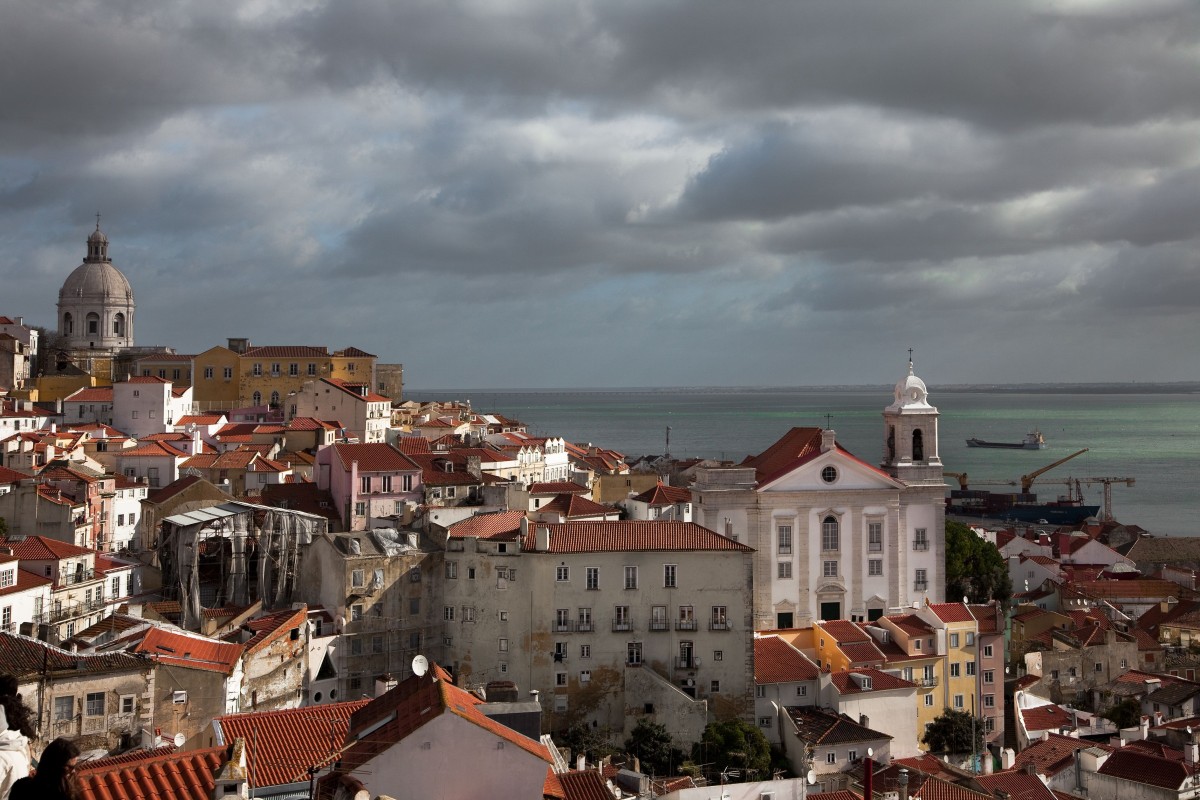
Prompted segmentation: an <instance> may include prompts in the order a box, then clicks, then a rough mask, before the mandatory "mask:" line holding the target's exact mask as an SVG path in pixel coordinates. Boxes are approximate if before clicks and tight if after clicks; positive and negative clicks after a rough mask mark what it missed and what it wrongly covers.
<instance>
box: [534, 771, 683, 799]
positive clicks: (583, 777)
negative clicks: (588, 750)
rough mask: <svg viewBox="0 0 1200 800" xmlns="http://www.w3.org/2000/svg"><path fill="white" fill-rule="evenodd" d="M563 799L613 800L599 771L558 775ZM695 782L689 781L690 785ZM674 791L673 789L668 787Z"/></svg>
mask: <svg viewBox="0 0 1200 800" xmlns="http://www.w3.org/2000/svg"><path fill="white" fill-rule="evenodd" d="M556 777H557V778H558V784H559V787H560V788H561V789H562V795H561V796H562V798H563V800H613V795H612V792H610V791H609V790H608V784H607V783H606V782H605V780H604V776H602V775H601V774H600V773H599V772H596V771H595V770H586V771H584V772H563V773H560V774H559V775H557V776H556ZM691 785H693V784H690V783H689V786H691ZM667 791H668V792H669V791H673V789H668V790H667Z"/></svg>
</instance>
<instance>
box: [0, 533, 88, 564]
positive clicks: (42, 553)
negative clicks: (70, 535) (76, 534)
mask: <svg viewBox="0 0 1200 800" xmlns="http://www.w3.org/2000/svg"><path fill="white" fill-rule="evenodd" d="M4 545H5V546H6V547H10V548H12V551H13V555H14V556H16V557H17V558H19V559H21V560H22V561H51V560H58V559H62V558H75V557H76V556H84V555H87V554H88V553H95V552H96V551H95V550H89V549H88V548H86V547H80V546H78V545H74V544H69V543H67V542H60V541H59V540H58V539H48V538H46V537H45V536H26V537H25V538H24V539H22V540H20V541H13V540H11V539H6V540H4Z"/></svg>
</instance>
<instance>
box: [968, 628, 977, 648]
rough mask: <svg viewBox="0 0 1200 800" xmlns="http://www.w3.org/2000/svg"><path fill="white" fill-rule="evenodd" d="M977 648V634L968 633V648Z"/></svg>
mask: <svg viewBox="0 0 1200 800" xmlns="http://www.w3.org/2000/svg"><path fill="white" fill-rule="evenodd" d="M974 646H975V634H974V632H972V631H967V647H974Z"/></svg>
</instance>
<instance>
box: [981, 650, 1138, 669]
mask: <svg viewBox="0 0 1200 800" xmlns="http://www.w3.org/2000/svg"><path fill="white" fill-rule="evenodd" d="M989 649H991V648H989ZM988 655H991V653H988ZM1121 669H1129V663H1128V662H1127V661H1126V659H1124V658H1122V659H1121Z"/></svg>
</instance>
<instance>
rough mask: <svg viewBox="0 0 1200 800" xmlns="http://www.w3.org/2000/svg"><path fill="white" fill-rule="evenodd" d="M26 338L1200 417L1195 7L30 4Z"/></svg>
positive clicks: (15, 298)
mask: <svg viewBox="0 0 1200 800" xmlns="http://www.w3.org/2000/svg"><path fill="white" fill-rule="evenodd" d="M0 15H2V17H3V25H0V98H2V99H3V104H2V106H0V314H7V315H10V316H15V315H23V316H24V317H25V318H26V319H27V321H32V322H35V323H38V324H44V325H48V326H53V324H54V313H55V302H56V299H57V292H58V288H59V286H60V285H61V284H62V281H63V279H64V278H65V277H66V276H67V274H68V273H69V272H70V271H71V270H72V269H73V268H74V267H75V266H77V265H78V264H79V263H80V261H81V260H82V257H83V254H84V251H85V245H84V241H85V238H86V236H87V234H88V233H89V231H90V229H91V227H92V226H93V225H94V224H95V223H94V215H95V213H96V212H100V213H101V214H102V215H103V218H102V226H103V228H104V229H105V231H106V232H107V233H108V235H109V238H110V240H111V245H110V254H111V255H112V256H113V260H114V263H115V264H116V266H118V267H119V268H120V269H121V270H122V271H123V272H125V274H126V275H127V276H128V277H129V279H130V280H131V282H132V283H133V287H134V291H135V293H136V297H137V304H138V310H137V323H136V335H137V340H138V343H139V344H145V345H153V344H161V345H169V346H172V347H174V348H176V349H177V350H178V351H180V352H198V351H201V350H203V349H206V348H207V347H210V346H212V345H214V344H223V343H224V341H225V339H226V338H227V337H230V336H244V337H249V338H250V339H251V341H252V342H253V343H255V344H314V345H327V346H329V347H330V348H331V349H335V348H343V347H348V346H355V347H360V348H363V349H365V350H369V351H371V352H373V353H376V354H378V355H379V356H380V359H381V360H382V361H397V362H403V363H404V364H405V368H406V382H407V384H408V385H409V387H411V388H414V389H452V388H466V387H471V388H508V387H571V386H611V387H622V386H678V385H764V384H769V385H820V384H831V383H839V384H840V383H855V384H868V383H869V384H881V383H889V382H892V381H894V380H895V379H896V378H897V374H898V372H900V371H901V370H902V369H903V363H904V360H905V358H906V356H907V354H906V352H905V351H906V349H907V348H908V347H910V346H911V347H914V348H916V352H917V356H916V360H917V364H918V372H919V373H920V374H921V375H922V376H923V377H924V378H925V379H926V380H927V381H929V382H930V383H931V384H937V383H941V384H946V383H964V382H1025V381H1107V380H1121V381H1125V380H1138V381H1155V380H1158V381H1168V380H1185V379H1186V380H1200V347H1198V346H1197V341H1198V340H1200V3H1196V2H1195V0H1128V2H1125V1H1122V0H1039V1H1038V2H1033V1H1032V0H1030V1H1029V2H1019V1H1018V0H1003V2H997V1H996V0H987V2H971V1H970V0H952V1H951V0H942V1H941V2H936V3H935V2H906V1H897V0H878V1H877V2H871V0H855V2H846V1H845V0H831V1H830V2H800V1H799V0H779V2H766V1H765V0H764V1H763V2H757V1H756V0H751V1H750V2H719V1H717V0H713V1H712V2H706V1H705V0H691V1H690V2H682V0H679V1H677V2H671V1H670V0H664V1H663V2H654V1H652V0H594V2H593V0H569V1H566V2H564V1H563V0H546V1H545V2H541V1H535V0H468V1H467V2H456V1H455V0H428V2H419V1H415V0H414V1H401V0H341V1H337V0H250V1H249V2H243V1H241V0H239V1H238V2H222V1H221V0H205V1H204V2H185V1H183V0H162V2H156V3H144V2H134V0H92V2H82V1H78V2H60V1H59V0H0Z"/></svg>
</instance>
